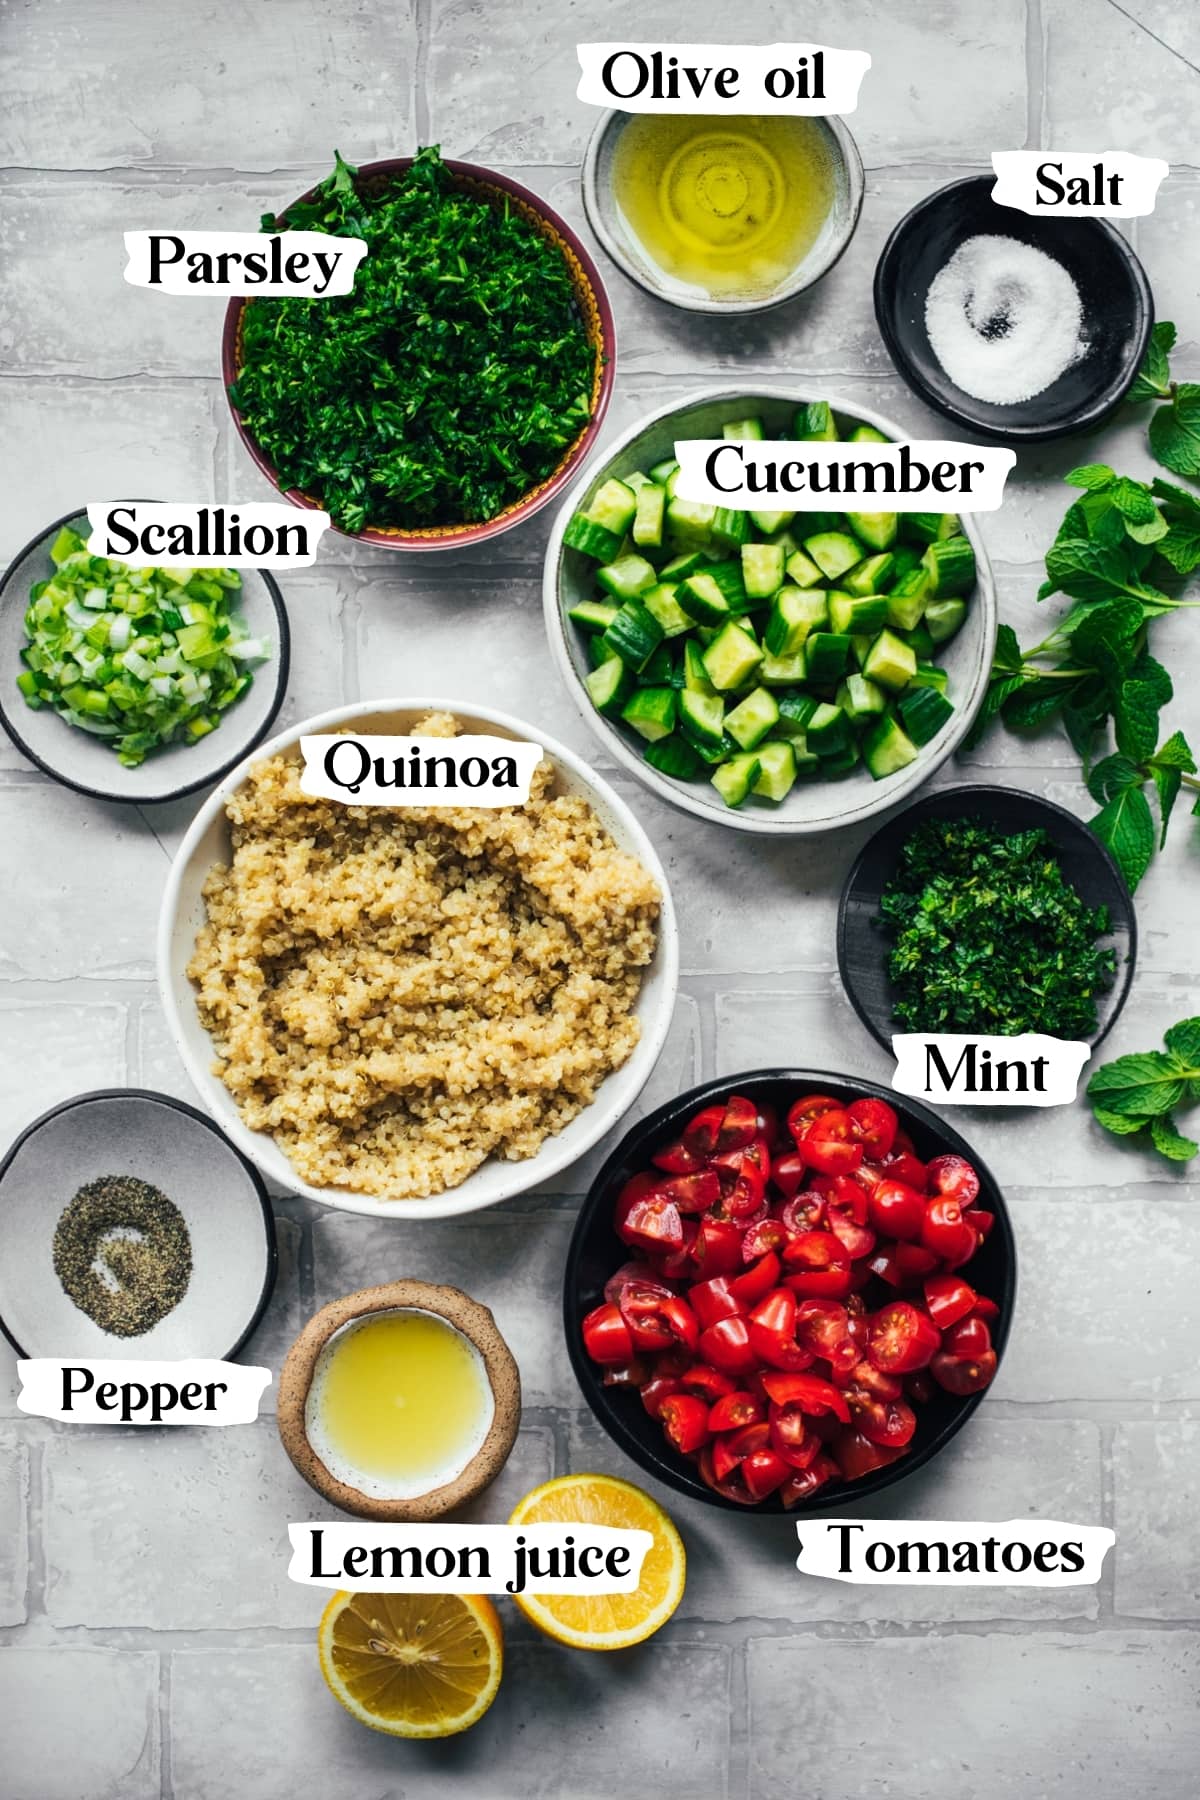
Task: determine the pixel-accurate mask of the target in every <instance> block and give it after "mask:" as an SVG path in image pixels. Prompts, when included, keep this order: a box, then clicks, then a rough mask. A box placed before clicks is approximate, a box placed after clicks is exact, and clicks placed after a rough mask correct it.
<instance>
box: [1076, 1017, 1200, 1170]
mask: <svg viewBox="0 0 1200 1800" xmlns="http://www.w3.org/2000/svg"><path fill="white" fill-rule="evenodd" d="M1163 1042H1164V1043H1165V1045H1166V1049H1165V1050H1148V1051H1144V1052H1142V1053H1140V1054H1136V1055H1133V1056H1118V1057H1117V1059H1116V1061H1115V1062H1110V1063H1104V1064H1103V1065H1102V1066H1101V1067H1100V1068H1098V1069H1097V1070H1096V1073H1095V1074H1094V1075H1093V1076H1092V1078H1091V1080H1090V1081H1089V1082H1088V1085H1087V1097H1088V1099H1089V1100H1090V1101H1091V1103H1092V1111H1093V1113H1094V1114H1095V1116H1096V1121H1097V1123H1098V1124H1100V1125H1103V1127H1104V1129H1105V1130H1106V1131H1111V1132H1113V1133H1114V1134H1115V1135H1116V1136H1117V1137H1134V1136H1139V1135H1140V1136H1142V1138H1143V1140H1144V1141H1145V1142H1146V1144H1147V1147H1148V1148H1152V1149H1154V1150H1157V1151H1158V1153H1159V1155H1160V1156H1165V1157H1167V1158H1168V1159H1169V1161H1171V1162H1190V1161H1191V1160H1192V1158H1193V1157H1194V1156H1195V1155H1197V1153H1200V1145H1198V1144H1197V1143H1196V1142H1195V1141H1194V1139H1192V1138H1190V1137H1185V1136H1184V1134H1183V1133H1182V1132H1181V1131H1180V1130H1179V1128H1178V1127H1177V1125H1176V1124H1175V1117H1174V1115H1175V1112H1176V1110H1177V1109H1178V1108H1179V1107H1180V1106H1185V1105H1189V1104H1191V1103H1192V1102H1193V1101H1197V1100H1200V1018H1195V1019H1181V1020H1180V1021H1179V1023H1178V1025H1172V1026H1171V1028H1170V1030H1169V1031H1167V1032H1166V1033H1164V1036H1163Z"/></svg>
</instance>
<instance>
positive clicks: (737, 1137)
mask: <svg viewBox="0 0 1200 1800" xmlns="http://www.w3.org/2000/svg"><path fill="white" fill-rule="evenodd" d="M757 1136H758V1107H757V1106H756V1105H755V1103H754V1101H753V1100H747V1099H746V1097H745V1095H743V1094H730V1096H729V1098H728V1100H727V1101H726V1102H725V1115H724V1117H723V1118H722V1120H721V1126H720V1130H719V1131H718V1132H717V1144H716V1147H717V1150H718V1151H724V1150H744V1149H745V1148H746V1145H747V1144H752V1143H753V1142H754V1140H755V1138H756V1137H757Z"/></svg>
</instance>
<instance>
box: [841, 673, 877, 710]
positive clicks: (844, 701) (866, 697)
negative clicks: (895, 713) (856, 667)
mask: <svg viewBox="0 0 1200 1800" xmlns="http://www.w3.org/2000/svg"><path fill="white" fill-rule="evenodd" d="M837 703H838V705H839V706H840V707H841V709H842V711H843V712H844V713H845V714H846V716H847V717H848V718H849V719H850V720H851V721H855V720H858V719H870V718H873V717H874V716H875V715H876V714H877V713H881V712H884V711H885V710H886V708H887V695H886V694H885V693H884V691H883V689H882V688H881V687H880V686H879V685H878V684H877V683H876V682H874V681H868V680H867V677H866V676H865V675H847V677H846V679H845V681H843V683H842V685H841V687H839V689H838V691H837Z"/></svg>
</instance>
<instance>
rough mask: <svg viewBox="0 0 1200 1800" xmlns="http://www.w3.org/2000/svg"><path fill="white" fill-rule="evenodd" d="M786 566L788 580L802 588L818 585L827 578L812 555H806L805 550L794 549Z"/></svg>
mask: <svg viewBox="0 0 1200 1800" xmlns="http://www.w3.org/2000/svg"><path fill="white" fill-rule="evenodd" d="M785 567H786V569H787V578H788V580H789V581H792V582H795V584H796V586H797V587H800V588H810V587H816V586H818V584H819V583H820V582H822V581H824V579H825V577H824V576H823V575H822V573H821V571H820V569H818V567H817V565H816V563H815V562H814V561H813V559H812V557H811V556H806V555H805V554H804V552H803V550H793V551H792V553H791V555H790V556H789V557H788V559H787V563H786V565H785Z"/></svg>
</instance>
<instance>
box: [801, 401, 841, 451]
mask: <svg viewBox="0 0 1200 1800" xmlns="http://www.w3.org/2000/svg"><path fill="white" fill-rule="evenodd" d="M793 431H794V434H795V436H796V437H797V438H799V439H800V440H801V442H802V443H821V442H824V443H836V442H837V434H838V430H837V425H836V423H835V421H834V417H833V409H832V407H831V406H830V405H829V403H828V401H826V400H811V401H810V402H809V404H808V405H807V406H802V407H801V408H800V410H799V412H798V413H797V414H796V421H795V425H794V426H793Z"/></svg>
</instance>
